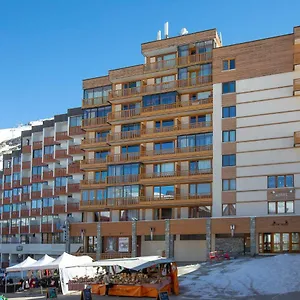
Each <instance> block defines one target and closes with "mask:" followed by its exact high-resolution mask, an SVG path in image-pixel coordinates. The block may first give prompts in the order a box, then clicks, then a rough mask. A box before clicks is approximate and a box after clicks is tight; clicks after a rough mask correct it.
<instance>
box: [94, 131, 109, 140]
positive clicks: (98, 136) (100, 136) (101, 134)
mask: <svg viewBox="0 0 300 300" xmlns="http://www.w3.org/2000/svg"><path fill="white" fill-rule="evenodd" d="M108 134H109V131H101V132H96V133H95V138H96V139H105V138H106V137H107V135H108Z"/></svg>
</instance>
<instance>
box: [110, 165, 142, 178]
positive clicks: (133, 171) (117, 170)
mask: <svg viewBox="0 0 300 300" xmlns="http://www.w3.org/2000/svg"><path fill="white" fill-rule="evenodd" d="M139 169H140V165H139V164H126V165H114V166H108V173H107V174H108V176H123V175H137V174H139Z"/></svg>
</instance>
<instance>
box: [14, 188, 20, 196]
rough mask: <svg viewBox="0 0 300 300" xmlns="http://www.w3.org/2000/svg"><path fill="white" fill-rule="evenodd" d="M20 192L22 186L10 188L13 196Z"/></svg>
mask: <svg viewBox="0 0 300 300" xmlns="http://www.w3.org/2000/svg"><path fill="white" fill-rule="evenodd" d="M21 193H22V188H15V189H13V190H12V194H13V196H19V195H21Z"/></svg>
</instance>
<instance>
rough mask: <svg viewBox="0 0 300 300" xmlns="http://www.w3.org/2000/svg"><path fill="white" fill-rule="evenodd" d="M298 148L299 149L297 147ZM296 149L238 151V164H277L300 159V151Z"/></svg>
mask: <svg viewBox="0 0 300 300" xmlns="http://www.w3.org/2000/svg"><path fill="white" fill-rule="evenodd" d="M296 150H297V149H296ZM296 150H295V149H282V150H268V151H259V152H249V153H237V155H236V165H237V167H239V166H251V165H263V164H275V163H276V164H277V163H287V162H297V161H299V152H298V151H296Z"/></svg>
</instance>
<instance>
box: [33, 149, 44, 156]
mask: <svg viewBox="0 0 300 300" xmlns="http://www.w3.org/2000/svg"><path fill="white" fill-rule="evenodd" d="M42 155H43V151H42V149H36V150H33V158H38V157H42Z"/></svg>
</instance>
